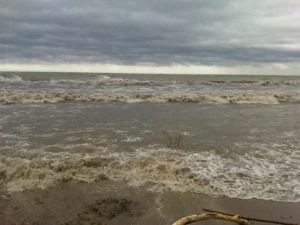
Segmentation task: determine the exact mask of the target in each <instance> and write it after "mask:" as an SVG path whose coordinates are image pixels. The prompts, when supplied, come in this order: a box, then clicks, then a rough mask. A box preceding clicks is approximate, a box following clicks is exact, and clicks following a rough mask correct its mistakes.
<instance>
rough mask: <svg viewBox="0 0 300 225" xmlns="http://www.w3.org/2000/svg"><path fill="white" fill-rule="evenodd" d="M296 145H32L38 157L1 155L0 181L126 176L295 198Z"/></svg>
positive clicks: (23, 183) (155, 183)
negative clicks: (62, 148) (126, 148)
mask: <svg viewBox="0 0 300 225" xmlns="http://www.w3.org/2000/svg"><path fill="white" fill-rule="evenodd" d="M298 146H299V145H290V144H276V143H275V144H272V145H259V144H257V146H252V148H254V150H253V152H245V154H244V155H234V154H233V155H230V157H229V156H226V155H225V156H221V155H219V154H217V153H216V152H214V150H211V151H203V152H185V151H181V150H175V149H167V148H151V147H148V148H142V149H137V150H136V151H135V152H132V153H129V152H122V153H120V152H119V153H117V152H112V151H111V150H109V151H108V150H105V149H103V151H98V152H97V153H95V154H80V153H78V154H69V153H67V152H64V153H50V152H44V153H43V151H41V150H39V151H38V150H37V152H39V155H38V157H37V155H36V153H34V152H31V153H29V152H28V154H29V155H27V156H26V157H6V156H1V157H0V175H1V177H2V179H1V182H2V183H1V184H2V186H3V187H5V188H6V189H7V190H9V191H22V190H25V189H36V188H42V189H43V188H47V187H50V186H53V185H55V184H57V183H59V182H65V181H68V180H75V181H83V182H94V181H99V180H103V179H109V180H115V181H119V180H127V181H128V182H129V184H130V185H143V184H145V183H147V184H152V185H151V190H152V191H162V190H164V189H169V190H174V191H183V192H185V191H192V192H197V193H205V194H209V195H213V196H219V195H226V196H230V197H239V198H260V199H272V200H279V201H291V202H298V201H300V189H299V186H300V181H299V176H300V170H299V167H298V165H299V163H300V158H299V157H298V156H299V153H300V152H299V148H298ZM241 147H245V148H246V147H249V146H247V144H245V146H241ZM278 149H280V151H278ZM101 152H103V154H102V153H101ZM64 154H65V155H64ZM30 155H31V157H30ZM63 155H64V156H63ZM283 162H284V163H283Z"/></svg>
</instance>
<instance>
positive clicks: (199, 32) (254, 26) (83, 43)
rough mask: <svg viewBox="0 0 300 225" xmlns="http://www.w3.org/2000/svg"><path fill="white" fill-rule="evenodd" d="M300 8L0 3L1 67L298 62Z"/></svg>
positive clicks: (117, 1)
mask: <svg viewBox="0 0 300 225" xmlns="http://www.w3.org/2000/svg"><path fill="white" fill-rule="evenodd" d="M297 7H298V4H297V1H277V0H273V1H223V0H219V1H204V0H201V1H200V0H199V1H190V0H182V1H179V0H172V1H169V0H164V1H163V0H160V1H158V0H154V1H138V0H136V1H133V0H132V1H129V0H127V1H123V0H109V1H108V0H106V1H104V0H102V1H96V0H94V1H81V0H80V1H79V0H72V1H70V0H61V1H57V0H53V1H50V0H27V1H17V0H10V1H6V0H0V51H1V54H0V62H2V63H20V62H21V63H24V62H25V63H26V62H28V63H30V62H33V63H38V62H58V63H77V62H78V63H89V62H91V63H94V62H95V63H113V64H115V63H116V64H126V65H134V64H143V63H146V64H149V63H150V64H155V65H170V64H184V65H190V64H193V65H217V66H226V65H229V66H230V65H254V64H259V63H285V62H298V61H299V59H300V51H299V46H298V45H297V44H298V40H299V38H300V35H299V28H300V27H299V23H298V22H297V21H295V19H297V18H298V19H299V17H298V16H297V13H296V11H297V10H296V11H295V8H297ZM298 21H299V20H298Z"/></svg>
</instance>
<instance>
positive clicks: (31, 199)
mask: <svg viewBox="0 0 300 225" xmlns="http://www.w3.org/2000/svg"><path fill="white" fill-rule="evenodd" d="M147 190H148V188H147V187H146V186H141V187H129V186H128V185H127V184H126V182H115V181H101V182H94V183H90V184H87V183H76V182H71V181H70V182H65V183H62V184H59V185H58V186H56V187H52V188H48V189H45V190H26V191H23V192H13V193H5V192H1V193H0V194H1V198H0V210H1V211H0V224H3V225H6V224H23V225H26V224H43V225H50V224H56V225H58V224H103V225H104V224H110V225H114V224H124V225H129V224H142V225H150V224H158V225H159V224H161V225H162V224H165V225H168V224H172V223H173V222H175V221H176V220H178V219H180V218H181V217H184V216H188V215H191V214H196V213H202V212H203V209H210V210H214V211H220V212H223V213H228V214H239V216H244V217H252V218H258V219H267V220H273V221H281V222H285V223H299V221H300V215H299V209H300V202H298V203H290V202H277V201H270V200H259V199H238V198H228V197H211V196H208V195H204V194H196V193H190V192H183V193H182V192H174V191H166V192H163V193H158V192H150V191H147ZM221 223H223V222H220V221H212V220H210V221H203V222H198V224H221ZM251 224H262V223H259V222H251ZM264 224H265V223H264Z"/></svg>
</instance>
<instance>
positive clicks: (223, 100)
mask: <svg viewBox="0 0 300 225" xmlns="http://www.w3.org/2000/svg"><path fill="white" fill-rule="evenodd" d="M68 101H87V102H89V101H105V102H112V101H122V102H129V103H134V102H143V101H147V102H195V103H208V104H210V103H211V104H228V103H231V104H278V103H283V102H288V103H300V94H299V93H292V94H284V93H257V94H252V93H249V94H248V93H245V94H243V93H231V94H165V95H160V94H105V95H101V94H82V93H64V92H32V91H12V90H6V89H0V104H2V105H6V104H25V103H30V104H43V103H57V102H68Z"/></svg>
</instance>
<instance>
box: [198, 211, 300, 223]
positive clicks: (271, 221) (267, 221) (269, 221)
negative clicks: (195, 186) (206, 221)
mask: <svg viewBox="0 0 300 225" xmlns="http://www.w3.org/2000/svg"><path fill="white" fill-rule="evenodd" d="M203 211H206V212H211V213H220V214H224V213H223V212H217V211H213V210H209V209H203ZM226 215H228V216H233V215H232V214H227V213H226ZM239 218H241V219H245V220H252V221H258V222H263V223H274V224H281V225H300V224H296V223H286V222H279V221H274V220H264V219H257V218H250V217H243V216H240V217H239Z"/></svg>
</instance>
